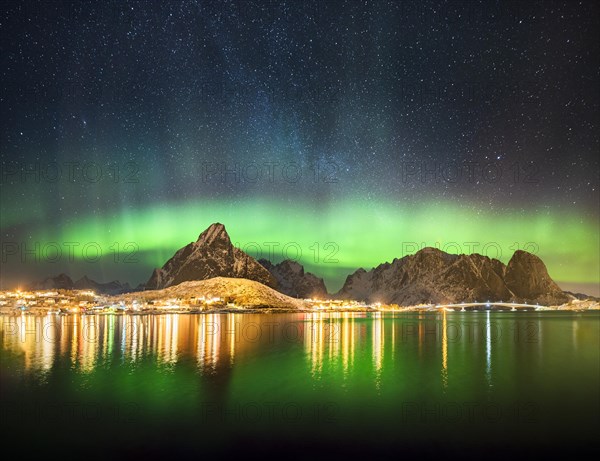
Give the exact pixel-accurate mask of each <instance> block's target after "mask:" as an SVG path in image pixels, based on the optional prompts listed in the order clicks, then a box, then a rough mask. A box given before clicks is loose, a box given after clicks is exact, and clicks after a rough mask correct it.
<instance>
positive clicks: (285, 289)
mask: <svg viewBox="0 0 600 461" xmlns="http://www.w3.org/2000/svg"><path fill="white" fill-rule="evenodd" d="M258 262H259V263H260V264H262V265H263V266H264V267H265V268H266V269H267V270H268V271H269V272H270V273H271V275H272V276H273V277H274V278H275V279H276V280H277V285H278V290H279V291H280V292H281V293H284V294H286V295H288V296H293V297H295V298H323V297H326V296H327V288H326V287H325V282H323V279H321V278H318V277H317V276H316V275H314V274H311V273H310V272H304V267H303V266H302V265H301V264H299V263H298V262H296V261H292V260H291V259H286V260H285V261H282V262H280V263H279V264H273V263H271V261H268V260H266V259H261V260H259V261H258Z"/></svg>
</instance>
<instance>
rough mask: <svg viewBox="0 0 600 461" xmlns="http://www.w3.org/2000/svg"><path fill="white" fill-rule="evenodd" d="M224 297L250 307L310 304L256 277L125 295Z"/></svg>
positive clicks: (150, 298)
mask: <svg viewBox="0 0 600 461" xmlns="http://www.w3.org/2000/svg"><path fill="white" fill-rule="evenodd" d="M202 296H204V297H206V298H212V297H217V298H221V299H222V300H223V302H224V303H234V304H236V305H237V306H241V307H246V308H280V309H301V308H304V307H306V306H305V305H304V302H303V301H301V300H299V299H294V298H290V297H289V296H286V295H284V294H282V293H279V292H278V291H275V290H274V289H272V288H269V287H268V286H266V285H263V284H261V283H259V282H255V281H254V280H248V279H242V278H228V277H214V278H211V279H208V280H197V281H188V282H182V283H180V284H178V285H174V286H171V287H168V288H163V289H160V290H146V291H142V292H137V293H129V294H127V295H124V298H125V299H131V300H134V299H137V300H139V299H143V300H144V301H153V300H158V299H172V298H181V299H186V298H188V299H191V298H192V297H195V298H199V297H202Z"/></svg>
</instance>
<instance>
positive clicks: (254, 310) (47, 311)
mask: <svg viewBox="0 0 600 461" xmlns="http://www.w3.org/2000/svg"><path fill="white" fill-rule="evenodd" d="M579 304H588V303H587V302H581V303H577V304H566V305H562V306H550V307H537V308H536V307H534V306H532V308H518V309H506V308H504V309H493V308H491V309H458V308H456V309H450V308H445V307H435V306H434V307H432V306H406V307H398V308H390V309H386V308H381V307H380V308H369V307H356V308H340V309H301V308H278V307H248V308H243V307H237V308H223V309H218V308H217V309H144V310H132V309H117V310H98V311H93V310H79V311H68V310H65V311H56V310H53V309H51V308H39V307H38V308H33V309H27V310H21V309H19V308H10V309H0V315H2V316H10V317H15V316H23V315H28V316H47V315H57V316H78V315H82V316H84V315H85V316H95V315H103V316H104V315H116V316H122V315H135V316H144V315H150V316H154V315H173V314H177V315H214V314H262V315H269V314H334V313H340V314H342V313H343V314H345V313H372V314H390V313H400V314H402V313H410V312H421V313H423V312H428V313H432V312H449V313H483V312H493V313H497V312H503V313H509V312H510V313H515V312H523V313H524V312H579V313H581V312H600V303H598V302H596V301H593V302H590V303H589V304H590V305H588V306H580V305H579Z"/></svg>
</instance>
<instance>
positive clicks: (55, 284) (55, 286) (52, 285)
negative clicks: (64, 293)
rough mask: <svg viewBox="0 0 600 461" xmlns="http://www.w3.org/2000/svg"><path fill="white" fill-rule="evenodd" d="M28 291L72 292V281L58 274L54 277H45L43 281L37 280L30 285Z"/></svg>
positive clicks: (66, 276)
mask: <svg viewBox="0 0 600 461" xmlns="http://www.w3.org/2000/svg"><path fill="white" fill-rule="evenodd" d="M27 288H28V289H30V290H72V289H73V279H71V277H69V276H68V275H67V274H58V275H57V276H55V277H46V278H45V279H44V280H38V281H37V282H33V283H31V284H30V285H29V286H28V287H27Z"/></svg>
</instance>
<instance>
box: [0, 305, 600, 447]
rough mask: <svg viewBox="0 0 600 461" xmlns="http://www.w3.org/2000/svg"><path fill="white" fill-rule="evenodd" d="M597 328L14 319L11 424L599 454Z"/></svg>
mask: <svg viewBox="0 0 600 461" xmlns="http://www.w3.org/2000/svg"><path fill="white" fill-rule="evenodd" d="M599 327H600V316H599V315H598V313H577V312H464V313H463V312H430V313H414V312H413V313H298V314H206V315H201V314H198V315H191V314H190V315H185V314H181V315H180V314H165V315H98V316H92V315H81V316H57V315H48V316H33V315H23V316H0V334H1V336H0V343H1V353H2V355H1V385H2V386H1V393H2V433H3V434H5V435H6V434H11V435H10V439H11V443H14V444H18V445H16V446H19V447H21V449H22V450H23V454H24V455H36V454H39V455H48V454H50V453H53V452H55V453H61V452H69V451H71V450H79V451H77V453H80V454H81V455H82V456H86V457H89V456H92V455H99V454H102V455H110V456H112V457H119V458H120V457H130V456H134V455H137V456H139V455H144V456H158V455H160V456H165V457H166V456H171V457H172V456H178V455H190V454H193V455H197V456H207V457H208V456H212V457H214V456H217V457H220V456H230V455H231V454H233V453H235V454H244V455H252V456H253V457H254V456H256V455H261V456H268V457H277V458H289V457H293V458H297V459H321V458H323V459H331V458H337V457H340V458H341V457H348V456H352V455H361V456H367V457H368V459H373V458H376V457H385V456H388V455H390V454H392V453H394V454H396V455H411V456H412V455H417V456H418V455H448V454H450V455H456V456H459V457H461V458H463V459H466V458H470V457H477V458H481V456H486V457H487V458H488V459H489V458H495V457H501V456H504V455H506V454H507V453H510V454H514V455H532V456H533V455H546V454H558V453H565V454H569V453H573V454H577V453H579V454H582V453H584V452H585V453H588V452H591V453H593V452H595V451H597V446H598V445H597V442H596V437H597V434H598V433H599V432H598V430H599V428H600V427H599V419H598V418H599V416H598V415H599V411H600V407H599V405H600V403H599V391H598V389H600V368H599V367H600V364H599V350H600V334H599ZM32 441H35V443H32Z"/></svg>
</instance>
